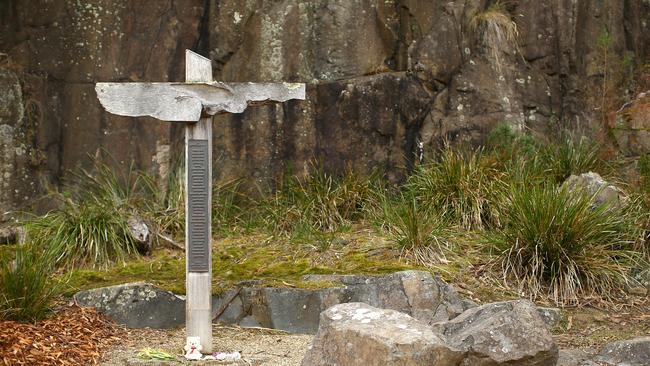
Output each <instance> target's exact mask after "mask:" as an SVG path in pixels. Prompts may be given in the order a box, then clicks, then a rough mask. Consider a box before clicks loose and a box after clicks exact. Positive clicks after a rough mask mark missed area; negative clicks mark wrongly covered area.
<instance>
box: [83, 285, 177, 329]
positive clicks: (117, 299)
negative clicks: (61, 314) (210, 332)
mask: <svg viewBox="0 0 650 366" xmlns="http://www.w3.org/2000/svg"><path fill="white" fill-rule="evenodd" d="M74 300H75V301H76V302H77V304H79V305H81V306H87V307H94V308H96V309H97V310H99V311H100V312H102V313H103V314H106V315H107V316H108V317H110V318H111V319H113V320H114V321H116V322H117V323H119V324H124V325H126V326H127V327H130V328H146V327H149V328H173V327H177V326H179V325H181V324H184V323H185V300H184V299H183V298H181V297H179V296H177V295H174V294H173V293H171V292H169V291H163V290H161V289H158V288H156V287H154V286H153V285H151V284H148V283H144V282H135V283H127V284H124V285H117V286H110V287H102V288H96V289H92V290H88V291H81V292H78V293H77V294H75V296H74Z"/></svg>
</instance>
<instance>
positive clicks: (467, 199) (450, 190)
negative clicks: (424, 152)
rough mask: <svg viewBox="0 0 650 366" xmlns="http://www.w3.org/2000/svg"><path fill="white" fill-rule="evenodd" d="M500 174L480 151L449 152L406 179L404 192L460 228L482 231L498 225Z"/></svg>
mask: <svg viewBox="0 0 650 366" xmlns="http://www.w3.org/2000/svg"><path fill="white" fill-rule="evenodd" d="M501 184H502V181H501V174H500V172H499V171H497V170H495V169H494V168H493V167H492V166H491V164H490V161H489V159H485V156H484V155H483V151H482V150H480V149H479V150H473V151H472V150H462V149H453V148H451V147H449V146H447V147H446V148H444V149H443V150H442V151H441V152H440V156H439V157H438V158H437V159H436V160H434V161H432V162H430V163H428V164H424V165H422V166H420V167H419V168H418V169H417V170H416V171H415V172H414V173H413V175H412V176H411V177H410V178H409V179H408V182H407V183H406V187H405V189H406V190H407V191H408V192H410V193H411V194H412V195H413V196H414V197H415V198H416V199H417V200H418V201H419V202H421V203H423V204H425V205H430V206H433V207H436V208H437V209H438V211H440V212H446V213H448V214H449V216H450V218H451V219H452V220H453V221H454V222H455V223H456V224H457V225H459V226H460V227H461V228H463V229H466V230H472V229H482V228H484V227H485V226H488V225H490V224H497V223H498V222H499V211H498V210H497V207H496V205H495V202H496V200H495V198H496V193H497V192H499V191H500V190H501V189H502V187H501Z"/></svg>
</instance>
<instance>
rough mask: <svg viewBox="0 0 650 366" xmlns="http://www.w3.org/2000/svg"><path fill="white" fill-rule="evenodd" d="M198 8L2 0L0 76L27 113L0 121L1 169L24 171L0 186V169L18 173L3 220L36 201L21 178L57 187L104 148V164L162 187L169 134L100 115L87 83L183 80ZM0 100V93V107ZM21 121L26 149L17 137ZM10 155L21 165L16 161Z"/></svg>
mask: <svg viewBox="0 0 650 366" xmlns="http://www.w3.org/2000/svg"><path fill="white" fill-rule="evenodd" d="M204 9H205V8H204V1H202V0H173V1H154V2H138V1H136V2H133V1H130V0H113V1H95V0H91V1H67V0H54V1H46V2H42V1H22V0H20V1H18V0H16V1H14V0H10V1H2V2H0V75H4V74H5V73H6V72H5V71H4V70H5V69H10V70H15V71H16V74H17V76H18V79H19V80H20V81H21V83H22V86H23V88H22V92H21V93H22V100H23V101H24V103H23V105H24V110H25V112H24V115H25V117H24V118H23V119H22V120H20V119H15V118H14V120H12V121H11V122H10V123H7V122H5V121H4V116H3V117H2V121H0V139H1V141H0V154H3V158H2V159H0V161H2V164H5V163H10V164H12V166H14V167H15V166H16V165H17V166H19V167H20V166H21V164H22V165H24V169H16V168H12V167H11V166H10V167H8V168H5V167H2V168H0V169H1V172H2V174H0V183H1V182H2V180H3V179H5V178H3V176H6V175H4V173H5V170H6V169H14V170H18V171H16V172H12V174H11V176H10V177H9V179H10V183H9V184H10V185H11V186H12V187H15V188H16V189H19V190H20V192H19V194H16V195H15V196H14V193H15V192H14V190H10V191H8V192H10V194H12V197H10V199H11V201H10V202H9V203H5V201H4V196H2V195H4V194H5V192H7V191H6V190H5V189H4V188H3V189H2V190H0V197H2V198H0V212H5V211H7V210H8V209H10V208H12V207H16V206H20V205H22V204H24V202H28V201H29V199H30V198H33V197H34V196H38V195H39V193H40V191H39V189H38V183H34V184H33V185H32V184H29V183H31V182H27V183H28V184H23V182H22V181H21V180H22V179H23V177H24V176H25V174H27V175H32V174H34V175H41V176H43V177H44V178H46V179H47V180H49V181H50V182H51V183H53V184H54V185H55V186H56V185H59V184H62V183H63V182H64V181H65V178H66V176H67V173H68V171H69V170H70V169H73V168H75V167H77V166H78V165H85V166H86V167H88V166H89V165H90V164H89V163H90V160H89V159H88V155H89V154H90V155H96V154H99V153H101V152H102V150H105V151H106V152H107V153H108V154H110V155H111V156H112V157H113V159H109V160H110V161H109V162H110V164H113V165H116V166H117V167H122V168H123V169H128V167H129V166H130V165H131V164H132V163H134V166H135V167H136V168H140V169H143V170H147V171H150V172H152V173H155V174H156V175H158V176H161V177H162V178H163V179H164V178H165V176H164V174H165V172H166V169H168V165H169V160H170V156H169V150H168V148H169V146H171V144H172V142H173V134H172V131H173V130H174V129H175V127H174V126H172V125H171V124H169V123H165V124H163V123H159V122H156V121H153V120H151V119H147V118H139V119H132V118H124V117H119V116H114V115H111V114H108V113H106V112H105V111H104V110H103V108H101V106H100V105H99V101H98V100H97V96H96V94H95V90H94V83H95V82H97V81H111V80H119V81H129V80H130V81H138V80H160V81H164V80H182V78H183V76H184V65H183V55H184V52H185V49H186V48H195V45H196V44H197V40H198V38H199V35H200V32H199V28H200V23H201V19H202V16H203V14H204ZM0 79H1V80H4V78H3V77H2V76H0ZM0 84H2V81H0ZM7 95H8V94H7V93H6V92H5V91H4V89H3V87H2V86H0V99H1V98H6V97H7ZM14 105H16V103H14ZM20 113H23V112H20ZM14 115H16V114H14ZM20 123H22V124H23V125H25V126H26V128H25V130H27V131H28V135H27V136H26V140H27V141H28V143H27V142H24V141H23V140H22V139H21V138H17V137H16V136H17V131H16V130H17V128H16V125H17V124H20ZM18 135H19V134H18ZM19 136H20V135H19ZM32 145H33V146H32ZM5 146H6V147H5ZM30 151H33V153H30ZM166 151H167V153H165V152H166ZM19 152H20V153H19ZM6 154H10V156H9V155H6ZM14 156H15V160H18V161H20V160H21V159H22V160H23V161H26V163H20V162H17V163H14V162H13V161H14ZM5 157H7V158H6V159H5ZM23 170H25V172H24V171H23ZM34 186H36V188H32V187H34Z"/></svg>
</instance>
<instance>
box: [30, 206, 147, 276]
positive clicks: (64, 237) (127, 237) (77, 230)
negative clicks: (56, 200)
mask: <svg viewBox="0 0 650 366" xmlns="http://www.w3.org/2000/svg"><path fill="white" fill-rule="evenodd" d="M25 229H26V231H27V233H28V234H27V235H28V238H29V240H31V241H33V242H34V243H37V244H38V245H40V246H41V247H42V248H43V250H45V251H47V252H48V253H49V254H50V255H52V257H53V258H54V261H55V263H56V264H57V265H59V266H63V267H68V268H72V267H86V266H90V267H107V266H108V265H110V264H114V263H118V262H123V261H124V260H125V259H126V258H127V257H129V256H130V255H132V254H135V253H137V248H136V242H135V239H134V238H133V236H132V235H131V233H130V231H129V227H128V223H127V217H126V216H125V215H124V214H123V213H122V212H119V211H114V210H111V209H110V208H109V207H105V206H101V205H93V204H89V203H82V204H74V203H66V204H65V205H64V208H62V209H59V210H56V211H52V212H49V213H47V214H45V215H43V216H39V217H35V218H33V219H32V220H30V221H28V222H26V223H25Z"/></svg>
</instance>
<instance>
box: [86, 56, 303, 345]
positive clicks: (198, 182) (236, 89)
mask: <svg viewBox="0 0 650 366" xmlns="http://www.w3.org/2000/svg"><path fill="white" fill-rule="evenodd" d="M95 91H96V92H97V97H98V98H99V101H100V102H101V104H102V106H103V107H104V108H105V109H106V110H107V111H108V112H111V113H113V114H117V115H121V116H129V117H141V116H150V117H154V118H157V119H160V120H163V121H170V122H184V123H185V227H186V230H185V255H186V281H185V286H186V293H187V300H186V303H185V313H186V317H185V330H186V334H187V336H188V337H200V340H201V345H202V346H203V349H202V352H203V353H212V252H211V247H212V245H211V242H212V240H211V238H212V232H211V220H212V217H211V214H212V210H211V205H212V116H214V115H215V114H217V113H220V112H229V113H241V112H243V111H244V110H245V109H246V107H247V106H248V105H249V103H252V102H263V101H277V102H284V101H287V100H289V99H305V84H295V83H293V84H290V83H221V82H216V81H213V80H212V64H211V62H210V60H209V59H207V58H205V57H203V56H201V55H198V54H196V53H194V52H192V51H190V50H187V51H186V53H185V83H177V82H171V83H153V82H152V83H140V82H138V83H97V85H96V86H95Z"/></svg>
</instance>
